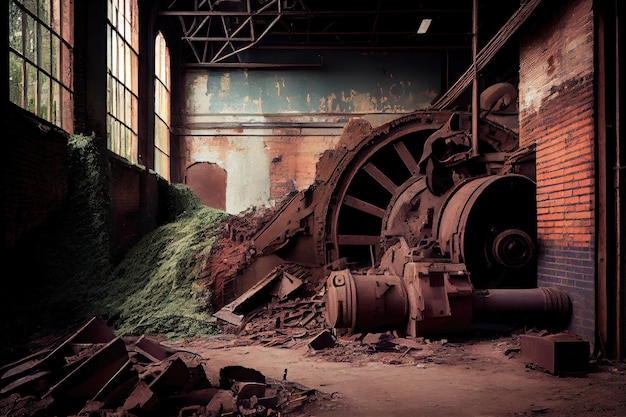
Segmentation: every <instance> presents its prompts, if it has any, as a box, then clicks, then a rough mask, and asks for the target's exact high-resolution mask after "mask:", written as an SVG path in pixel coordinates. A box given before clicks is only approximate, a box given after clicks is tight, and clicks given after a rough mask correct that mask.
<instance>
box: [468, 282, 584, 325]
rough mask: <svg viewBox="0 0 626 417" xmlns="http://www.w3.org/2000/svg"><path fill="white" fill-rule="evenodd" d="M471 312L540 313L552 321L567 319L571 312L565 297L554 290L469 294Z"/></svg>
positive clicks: (500, 290)
mask: <svg viewBox="0 0 626 417" xmlns="http://www.w3.org/2000/svg"><path fill="white" fill-rule="evenodd" d="M472 305H473V310H474V312H475V313H488V314H489V315H493V316H497V315H498V314H524V313H528V314H537V313H540V314H543V315H545V316H546V317H551V318H553V319H557V320H558V319H567V318H569V316H570V314H571V311H572V302H571V300H570V298H569V296H568V295H567V294H566V293H565V292H563V291H561V290H559V289H557V288H547V287H540V288H526V289H490V290H483V291H475V292H474V293H473V294H472Z"/></svg>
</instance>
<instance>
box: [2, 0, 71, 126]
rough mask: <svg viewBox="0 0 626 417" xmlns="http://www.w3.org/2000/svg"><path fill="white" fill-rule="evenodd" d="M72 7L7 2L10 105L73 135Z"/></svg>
mask: <svg viewBox="0 0 626 417" xmlns="http://www.w3.org/2000/svg"><path fill="white" fill-rule="evenodd" d="M73 13H74V9H73V2H71V1H62V0H30V1H25V0H9V2H8V25H9V80H8V82H9V100H11V101H12V102H13V103H15V104H17V105H18V106H20V107H22V108H24V109H26V110H28V111H30V112H32V113H34V114H36V115H37V116H39V117H41V118H42V119H45V120H47V121H49V122H51V123H53V124H55V125H57V126H59V127H61V128H63V129H64V130H65V131H67V132H69V133H73V131H74V118H73V111H74V89H73V79H72V56H73V48H74V31H73V27H72V25H73V22H74V20H73Z"/></svg>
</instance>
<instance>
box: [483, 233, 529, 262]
mask: <svg viewBox="0 0 626 417" xmlns="http://www.w3.org/2000/svg"><path fill="white" fill-rule="evenodd" d="M491 255H492V256H493V258H494V259H495V261H496V262H497V263H498V264H500V265H502V266H504V267H507V268H521V267H523V266H524V265H526V264H528V263H529V262H530V261H531V260H532V259H533V258H534V257H535V243H534V242H533V240H532V238H531V237H530V236H529V235H528V233H526V232H525V231H523V230H520V229H508V230H505V231H504V232H502V233H500V234H498V235H497V236H496V237H495V239H493V243H492V245H491Z"/></svg>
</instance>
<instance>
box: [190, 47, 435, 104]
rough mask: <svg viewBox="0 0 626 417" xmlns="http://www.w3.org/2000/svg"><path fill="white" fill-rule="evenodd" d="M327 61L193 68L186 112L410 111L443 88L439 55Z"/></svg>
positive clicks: (336, 56)
mask: <svg viewBox="0 0 626 417" xmlns="http://www.w3.org/2000/svg"><path fill="white" fill-rule="evenodd" d="M325 62H326V63H325V64H324V66H323V67H322V68H319V69H310V68H307V69H300V70H297V69H296V70H294V69H290V70H282V69H275V70H241V69H236V70H228V69H226V70H211V71H193V72H190V73H189V74H188V75H187V76H188V81H187V87H188V91H187V95H186V97H187V102H186V109H187V112H188V113H196V114H197V113H235V114H242V113H243V114H275V113H382V112H410V111H413V110H418V109H421V108H424V107H426V106H428V105H429V104H430V102H431V101H432V99H433V98H434V97H435V96H436V95H437V94H438V92H439V91H438V90H439V85H440V84H439V78H440V73H439V72H440V68H439V66H440V58H439V54H435V53H423V52H422V53H387V54H382V53H379V54H367V55H365V54H359V53H356V52H355V53H339V52H335V53H331V54H327V55H325Z"/></svg>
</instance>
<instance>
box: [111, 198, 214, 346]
mask: <svg viewBox="0 0 626 417" xmlns="http://www.w3.org/2000/svg"><path fill="white" fill-rule="evenodd" d="M225 217H226V214H225V213H223V212H220V211H217V210H214V209H210V208H208V207H204V206H201V207H198V208H196V209H194V210H192V211H186V212H185V213H184V214H183V215H182V216H181V217H179V218H178V220H176V221H175V222H173V223H170V224H167V225H164V226H162V227H160V228H159V229H157V230H155V231H154V232H152V233H150V234H149V235H147V236H146V237H145V238H144V239H142V241H141V242H139V244H137V245H136V246H135V247H134V248H133V249H132V250H131V251H130V252H129V253H128V254H127V256H126V257H125V258H124V260H123V261H122V263H121V264H120V265H119V266H118V267H117V268H116V270H115V271H114V273H113V274H112V280H111V281H110V282H108V283H107V284H106V287H107V288H111V289H113V288H114V289H115V291H108V293H107V297H105V298H104V299H103V305H102V308H103V310H104V311H108V312H111V313H113V314H114V315H115V317H114V321H113V323H114V326H115V328H116V329H117V331H118V332H119V333H123V334H143V333H165V334H167V335H168V336H171V337H181V336H193V335H208V334H211V333H213V332H214V331H215V321H214V320H215V319H214V318H213V317H212V316H211V313H212V310H211V303H210V295H211V294H210V292H209V290H208V288H207V287H206V285H204V284H205V283H203V282H200V281H199V280H198V276H199V274H200V272H201V268H202V265H203V264H204V261H205V260H206V258H207V257H208V256H209V255H210V252H211V248H212V245H213V243H215V241H216V239H217V237H218V236H219V235H220V234H221V231H222V221H223V220H224V219H225Z"/></svg>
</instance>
